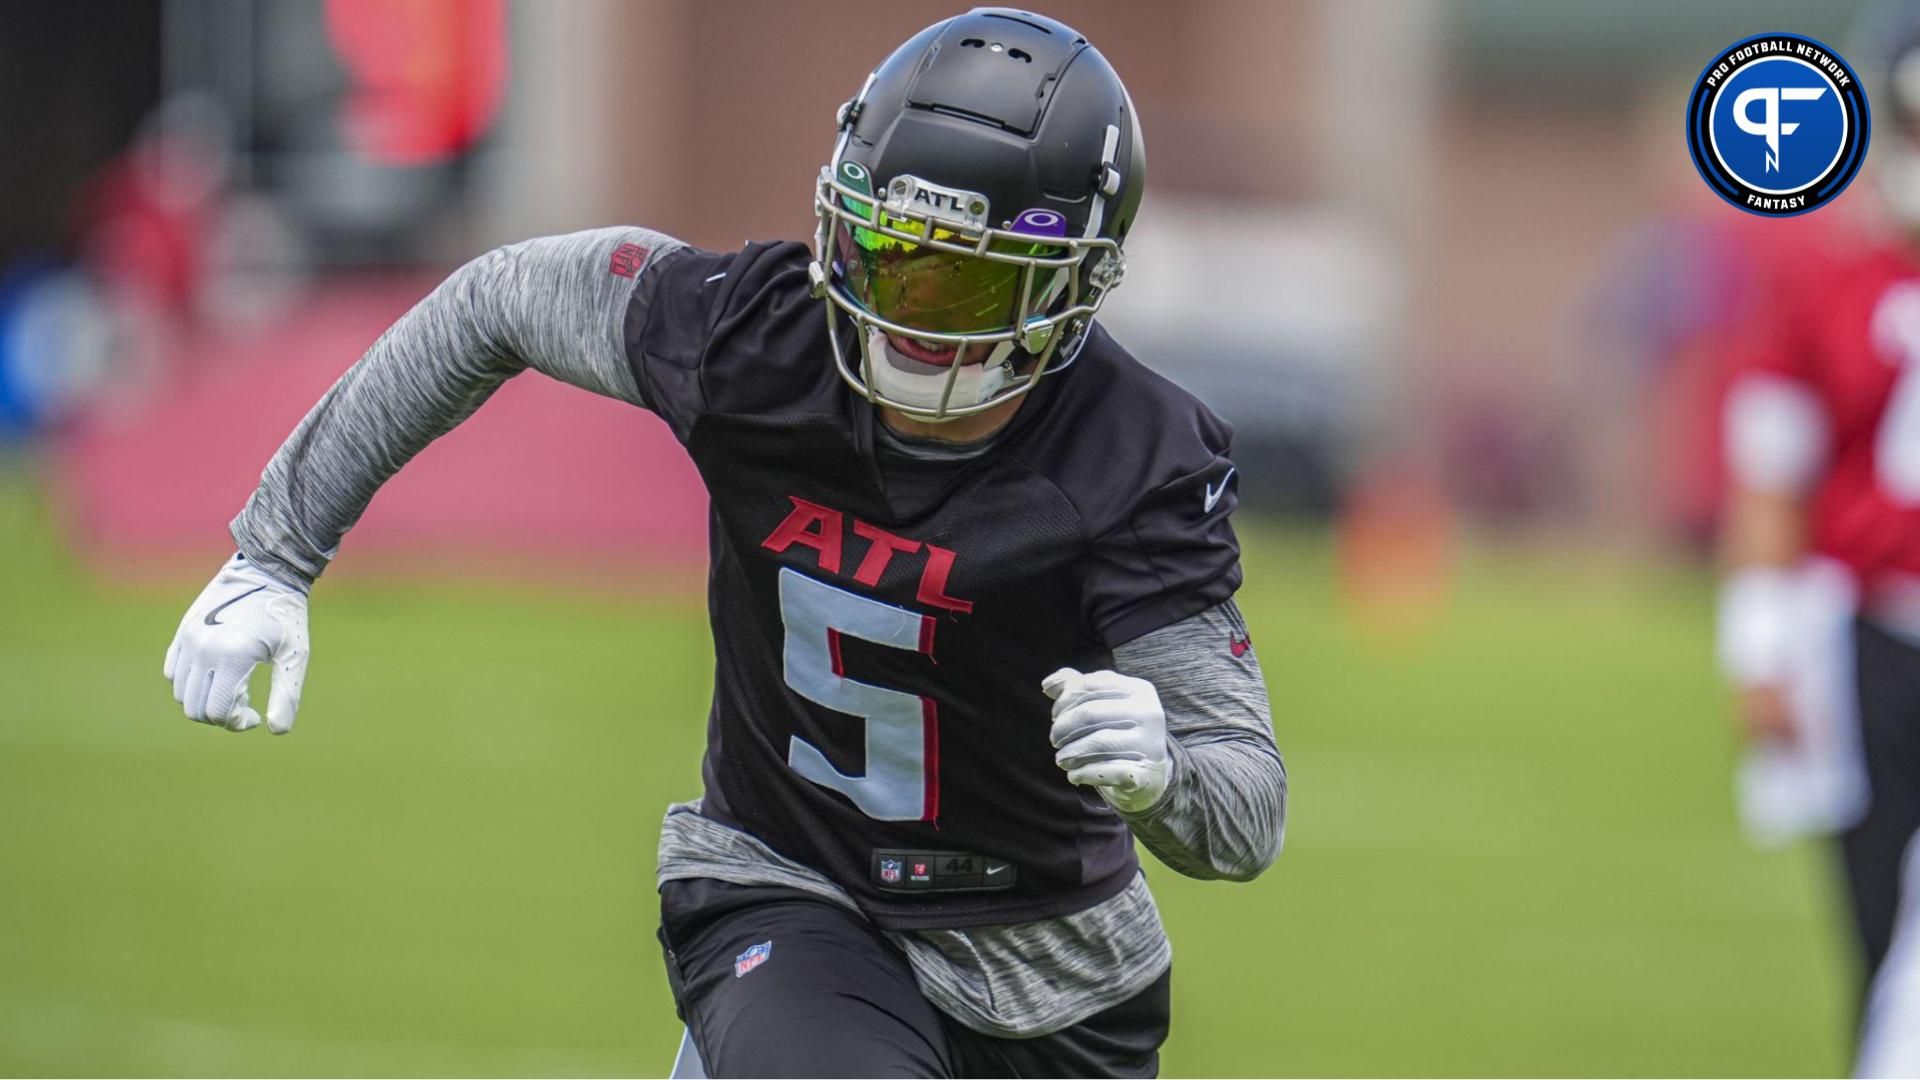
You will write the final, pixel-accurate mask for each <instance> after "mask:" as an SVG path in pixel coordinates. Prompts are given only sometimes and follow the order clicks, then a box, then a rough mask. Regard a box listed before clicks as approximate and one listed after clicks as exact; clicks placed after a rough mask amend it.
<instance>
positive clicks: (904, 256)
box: [834, 196, 1066, 334]
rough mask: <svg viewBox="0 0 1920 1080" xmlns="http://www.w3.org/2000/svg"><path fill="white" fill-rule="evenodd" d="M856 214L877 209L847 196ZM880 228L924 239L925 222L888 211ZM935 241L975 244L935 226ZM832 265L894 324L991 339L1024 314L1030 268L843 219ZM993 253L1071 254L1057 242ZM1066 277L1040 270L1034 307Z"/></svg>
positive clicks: (1004, 241)
mask: <svg viewBox="0 0 1920 1080" xmlns="http://www.w3.org/2000/svg"><path fill="white" fill-rule="evenodd" d="M841 202H842V204H843V205H844V206H845V207H846V208H847V210H848V212H849V213H851V214H852V215H854V216H856V217H858V218H861V219H863V220H872V215H873V213H874V212H875V210H876V208H875V207H873V206H872V205H871V204H868V203H865V202H861V201H858V200H855V199H852V198H848V197H845V196H842V198H841ZM878 212H879V213H880V214H881V221H880V223H881V224H882V225H883V226H884V227H886V228H888V229H891V230H893V231H895V232H901V233H906V234H909V235H912V236H925V235H926V230H927V228H928V227H929V226H928V224H927V223H926V222H924V221H920V220H916V219H911V218H896V217H894V216H892V215H890V214H887V213H886V212H885V210H884V209H880V210H879V211H878ZM933 229H934V232H933V239H935V240H943V241H947V242H950V243H955V244H964V245H966V246H968V247H971V246H973V245H974V244H975V243H976V242H977V234H976V236H972V237H970V236H967V235H966V234H964V233H962V232H959V231H957V230H952V229H946V228H941V227H939V226H938V225H935V226H933ZM834 234H835V237H834V244H835V247H836V251H835V253H834V261H835V262H837V263H838V264H839V265H840V269H841V272H842V273H843V274H844V280H845V283H846V287H847V291H848V292H849V293H850V294H852V296H853V298H854V299H855V300H856V301H858V302H859V303H860V305H861V306H862V307H864V308H866V309H867V310H868V311H870V312H872V313H873V314H875V315H877V316H879V317H880V318H882V319H885V320H887V321H888V322H893V323H898V324H899V325H901V326H906V327H911V328H913V329H916V330H926V331H929V332H931V333H937V334H985V333H995V332H999V331H1004V330H1009V329H1011V328H1012V327H1013V326H1014V324H1015V323H1016V322H1018V321H1019V320H1020V318H1021V315H1022V314H1023V313H1022V312H1021V310H1020V307H1021V288H1022V282H1023V280H1024V279H1025V277H1026V267H1025V266H1023V265H1021V264H1019V263H1013V262H1002V261H999V260H995V259H987V258H981V257H978V256H974V255H964V254H960V253H958V252H951V251H941V250H938V249H935V248H929V247H926V246H924V245H922V244H918V243H914V242H912V241H909V240H902V239H899V238H898V237H894V236H889V235H887V234H885V233H882V232H879V231H876V230H874V229H870V228H866V227H864V226H861V225H857V224H853V225H850V224H849V223H848V222H847V221H846V220H845V219H844V218H842V219H839V220H837V221H836V227H835V229H834ZM988 250H990V251H994V252H999V253H1002V254H1007V255H1015V256H1030V257H1040V258H1054V257H1057V256H1060V255H1061V254H1063V253H1065V251H1066V248H1065V247H1064V246H1062V245H1058V244H1048V243H1042V242H1036V241H1027V240H1024V239H1020V238H1013V237H1000V238H997V239H995V240H994V241H993V243H992V245H991V246H990V247H989V249H988ZM1063 277H1064V274H1062V273H1060V272H1058V271H1055V270H1052V269H1036V270H1035V271H1034V274H1033V297H1032V298H1031V301H1030V303H1031V306H1032V308H1033V310H1035V311H1039V310H1043V309H1044V308H1045V307H1046V305H1047V304H1048V303H1050V302H1051V300H1052V299H1053V297H1054V295H1056V294H1057V292H1058V286H1059V283H1060V279H1062V278H1063Z"/></svg>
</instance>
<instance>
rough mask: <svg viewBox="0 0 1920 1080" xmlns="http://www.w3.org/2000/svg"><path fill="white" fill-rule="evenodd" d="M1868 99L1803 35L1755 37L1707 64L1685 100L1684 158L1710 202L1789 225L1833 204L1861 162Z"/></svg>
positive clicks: (1836, 61) (1832, 57)
mask: <svg viewBox="0 0 1920 1080" xmlns="http://www.w3.org/2000/svg"><path fill="white" fill-rule="evenodd" d="M1871 129H1872V120H1871V116H1870V114H1869V112H1868V108H1867V95H1866V91H1865V89H1864V88H1863V87H1862V86H1861V83H1860V80H1859V78H1858V77H1857V76H1855V74H1854V71H1853V69H1852V68H1851V67H1849V66H1847V62H1846V61H1845V60H1843V59H1841V58H1840V56H1839V55H1838V54H1836V53H1835V52H1834V51H1833V50H1832V49H1829V48H1827V46H1826V45H1824V44H1822V43H1821V42H1819V41H1816V40H1814V39H1813V38H1810V37H1806V36H1805V35H1802V34H1787V33H1776V34H1760V35H1757V36H1755V37H1750V38H1746V39H1744V40H1741V41H1736V42H1734V43H1733V44H1732V45H1730V46H1728V47H1727V48H1726V49H1724V50H1722V51H1721V52H1720V53H1719V54H1718V55H1716V56H1715V57H1714V58H1713V59H1712V60H1710V61H1708V63H1707V66H1706V69H1705V70H1703V71H1702V72H1701V73H1700V78H1699V80H1698V81H1697V82H1696V83H1695V84H1694V88H1693V94H1692V95H1691V96H1690V97H1689V98H1688V99H1687V150H1688V152H1689V153H1690V154H1691V155H1692V157H1693V164H1694V167H1695V168H1697V169H1699V170H1700V176H1701V178H1702V179H1704V180H1705V181H1706V182H1707V186H1708V187H1710V188H1712V189H1713V191H1714V194H1716V195H1719V196H1720V197H1721V198H1723V199H1725V200H1726V201H1728V202H1730V203H1732V204H1733V205H1735V206H1737V207H1739V208H1740V209H1742V210H1745V211H1747V212H1748V213H1751V214H1760V215H1764V216H1768V217H1791V216H1792V215H1794V214H1804V213H1806V212H1808V211H1810V210H1816V209H1818V208H1820V207H1822V206H1825V205H1826V204H1827V203H1829V202H1832V201H1833V200H1834V199H1835V198H1837V197H1838V196H1839V195H1840V193H1841V192H1843V191H1845V190H1846V189H1847V185H1848V184H1850V183H1852V182H1853V178H1854V177H1855V176H1857V175H1859V172H1860V166H1861V165H1862V163H1864V162H1865V160H1866V156H1867V143H1868V138H1869V135H1870V134H1871Z"/></svg>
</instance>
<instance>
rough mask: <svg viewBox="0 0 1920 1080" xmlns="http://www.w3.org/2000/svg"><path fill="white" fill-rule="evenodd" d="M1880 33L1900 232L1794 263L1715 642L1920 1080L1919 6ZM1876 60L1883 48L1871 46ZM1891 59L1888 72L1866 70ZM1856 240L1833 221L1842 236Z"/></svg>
mask: <svg viewBox="0 0 1920 1080" xmlns="http://www.w3.org/2000/svg"><path fill="white" fill-rule="evenodd" d="M1911 16H1912V12H1911V11H1909V12H1908V13H1907V14H1906V15H1904V16H1902V21H1904V23H1905V26H1904V28H1897V27H1896V28H1895V29H1893V30H1890V31H1889V32H1886V33H1876V34H1874V35H1871V37H1870V38H1869V39H1868V40H1869V42H1870V44H1871V46H1872V47H1873V48H1874V49H1875V50H1876V51H1878V50H1886V52H1885V53H1883V56H1882V57H1881V58H1879V59H1880V60H1881V63H1880V64H1879V68H1880V70H1879V71H1878V72H1877V75H1878V78H1875V79H1873V80H1871V82H1870V84H1869V97H1870V98H1871V100H1872V102H1873V105H1874V109H1875V112H1876V113H1878V114H1879V119H1880V120H1881V132H1880V133H1878V134H1879V136H1880V137H1879V138H1876V139H1875V146H1874V150H1875V151H1876V153H1877V154H1878V155H1879V158H1878V160H1877V161H1876V163H1875V167H1876V171H1877V174H1878V180H1879V181H1880V187H1881V189H1882V193H1883V195H1884V196H1885V198H1884V200H1883V201H1884V202H1885V203H1886V204H1887V206H1888V208H1889V209H1890V210H1891V211H1892V217H1893V218H1894V219H1895V221H1897V222H1900V223H1903V224H1896V225H1894V226H1892V227H1889V228H1887V229H1885V230H1884V232H1883V233H1882V234H1881V235H1880V237H1879V239H1877V240H1874V241H1869V242H1864V243H1863V242H1859V241H1841V242H1839V243H1837V244H1836V245H1835V246H1837V247H1839V248H1840V250H1837V251H1833V252H1831V253H1830V255H1829V257H1831V258H1832V259H1833V261H1832V262H1831V263H1830V264H1829V263H1827V262H1825V261H1824V260H1822V261H1820V262H1819V264H1818V265H1814V266H1809V265H1806V264H1805V262H1804V260H1803V262H1802V264H1801V265H1798V266H1795V267H1791V268H1784V272H1783V273H1782V275H1781V276H1782V279H1783V281H1791V287H1782V288H1779V289H1776V290H1775V293H1776V295H1774V296H1772V297H1771V298H1770V300H1771V302H1770V303H1769V304H1768V305H1766V310H1764V311H1762V312H1759V313H1757V314H1756V316H1755V318H1754V320H1753V322H1752V325H1751V331H1752V332H1751V333H1750V334H1746V335H1743V336H1742V337H1741V339H1740V342H1739V345H1738V348H1737V353H1736V356H1737V358H1736V361H1735V367H1736V371H1735V373H1734V378H1733V380H1732V382H1731V384H1730V388H1729V391H1728V394H1727V397H1726V401H1725V406H1724V413H1723V417H1722V419H1723V434H1724V451H1725V459H1726V464H1727V469H1728V475H1729V491H1730V495H1729V504H1728V507H1727V514H1726V519H1725V524H1724V527H1723V528H1724V533H1723V537H1722V539H1723V549H1724V553H1725V561H1726V564H1727V568H1728V569H1727V576H1726V579H1725V582H1724V584H1723V586H1722V591H1721V600H1720V616H1719V639H1720V640H1719V645H1720V657H1721V662H1722V666H1723V668H1724V669H1725V671H1726V673H1727V675H1728V677H1729V678H1730V679H1731V680H1732V681H1733V683H1734V684H1735V686H1736V688H1737V689H1738V692H1739V701H1740V706H1739V708H1740V715H1741V717H1742V720H1743V722H1744V725H1743V726H1744V729H1745V731H1746V733H1747V735H1748V738H1749V753H1748V757H1747V760H1746V762H1745V763H1744V764H1743V766H1742V769H1741V776H1740V780H1741V798H1742V810H1743V812H1744V816H1745V817H1746V820H1747V822H1748V825H1749V826H1750V827H1751V828H1752V829H1753V830H1754V831H1755V832H1756V833H1758V834H1760V835H1761V836H1762V837H1767V836H1775V837H1780V836H1787V835H1792V834H1797V833H1835V834H1837V835H1838V837H1839V840H1840V848H1841V852H1842V855H1843V861H1844V863H1845V868H1846V879H1847V884H1848V888H1849V894H1850V898H1851V909H1852V915H1853V921H1854V924H1855V926H1856V928H1857V930H1858V940H1859V945H1860V950H1861V951H1860V955H1861V959H1862V965H1861V971H1862V974H1863V976H1864V978H1863V981H1862V993H1863V996H1864V999H1865V1008H1864V1010H1863V1019H1862V1022H1861V1031H1860V1048H1859V1057H1858V1062H1857V1067H1858V1069H1859V1071H1860V1073H1861V1075H1867V1076H1879V1075H1888V1076H1913V1075H1917V1074H1920V856H1916V855H1915V853H1914V849H1915V846H1916V845H1915V837H1916V835H1917V830H1920V142H1916V138H1920V20H1915V19H1914V18H1912V17H1911ZM1862 58H1863V59H1869V58H1870V57H1862ZM1866 70H1867V71H1868V72H1869V73H1873V69H1872V68H1867V69H1866ZM1839 235H1840V234H1838V233H1836V234H1835V236H1836V237H1838V236H1839Z"/></svg>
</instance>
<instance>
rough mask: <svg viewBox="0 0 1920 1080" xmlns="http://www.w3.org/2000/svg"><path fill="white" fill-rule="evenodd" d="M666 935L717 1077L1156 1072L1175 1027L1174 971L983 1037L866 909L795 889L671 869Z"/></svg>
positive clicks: (683, 1011) (689, 1016) (680, 991)
mask: <svg viewBox="0 0 1920 1080" xmlns="http://www.w3.org/2000/svg"><path fill="white" fill-rule="evenodd" d="M660 940H661V944H662V945H664V946H665V947H666V960H667V978H668V980H669V981H670V982H671V983H672V984H673V996H674V1001H675V1002H676V1003H677V1005H678V1007H679V1010H680V1016H681V1019H682V1020H684V1021H686V1024H687V1030H688V1033H689V1034H690V1035H691V1037H692V1041H693V1044H694V1046H695V1047H696V1048H698V1050H699V1053H700V1058H701V1060H702V1062H703V1063H704V1066H705V1069H706V1071H707V1074H708V1075H710V1076H716V1077H732V1076H844V1077H861V1076H1153V1075H1156V1074H1157V1073H1158V1071H1159V1064H1160V1044H1161V1042H1163V1041H1164V1040H1165V1039H1166V1036H1167V1024H1168V1010H1169V1003H1168V986H1169V984H1170V977H1171V972H1168V973H1165V974H1162V975H1161V976H1160V978H1159V979H1158V980H1156V981H1155V982H1154V983H1152V984H1151V985H1149V986H1148V987H1147V988H1146V989H1145V990H1142V991H1141V992H1140V993H1138V994H1136V995H1134V996H1133V997H1132V998H1129V999H1128V1000H1126V1001H1123V1002H1121V1003H1120V1004H1119V1005H1116V1006H1114V1007H1113V1008H1110V1009H1107V1010H1105V1011H1104V1012H1100V1013H1096V1014H1095V1015H1093V1016H1091V1017H1088V1018H1087V1019H1086V1020H1084V1021H1082V1022H1080V1023H1078V1024H1075V1025H1074V1026H1072V1027H1070V1028H1067V1029H1065V1030H1063V1031H1058V1032H1055V1033H1054V1034H1052V1035H1042V1036H1039V1037H1037V1038H1031V1039H1001V1038H994V1037H992V1036H989V1035H982V1034H980V1033H979V1032H976V1031H973V1030H972V1029H970V1028H967V1027H964V1026H962V1025H960V1024H958V1023H956V1022H955V1021H953V1020H951V1019H949V1018H947V1017H946V1016H945V1015H944V1014H942V1013H941V1012H940V1011H939V1010H938V1009H936V1008H934V1007H933V1005H932V1004H930V1003H929V1002H928V1001H927V999H926V998H925V997H923V996H922V995H921V993H920V988H919V986H918V985H916V984H915V982H914V978H913V970H912V968H911V967H910V966H909V965H908V963H907V958H906V956H905V955H904V954H903V953H901V951H900V950H899V949H898V948H896V947H895V946H894V945H893V944H892V943H891V942H889V941H888V940H887V939H886V937H885V936H884V935H882V934H881V933H880V931H879V930H878V929H877V928H876V927H874V925H873V924H872V923H870V922H868V921H867V920H866V919H865V918H864V917H862V916H861V915H860V914H859V913H858V912H855V911H853V910H851V909H849V908H846V907H843V906H841V905H839V904H835V903H831V902H829V901H826V900H822V899H820V898H818V897H815V896H812V895H810V894H808V893H804V892H800V891H798V890H794V889H782V888H776V887H771V886H758V885H752V886H748V885H733V884H728V883H725V882H719V881H708V880H704V879H700V880H688V881H670V882H668V883H667V884H666V885H664V886H662V887H661V890H660ZM760 945H764V946H766V947H765V948H764V949H760V950H755V948H754V947H755V946H760ZM756 957H757V959H756Z"/></svg>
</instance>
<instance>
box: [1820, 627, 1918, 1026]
mask: <svg viewBox="0 0 1920 1080" xmlns="http://www.w3.org/2000/svg"><path fill="white" fill-rule="evenodd" d="M1854 627H1855V632H1854V657H1855V671H1856V678H1857V680H1858V686H1859V704H1860V750H1861V753H1862V755H1863V756H1864V757H1865V759H1866V768H1867V782H1868V784H1869V785H1870V786H1871V787H1872V797H1871V800H1870V801H1869V803H1868V807H1867V814H1866V816H1865V817H1864V818H1862V819H1861V820H1860V822H1859V823H1858V824H1856V825H1854V826H1853V827H1852V828H1850V829H1848V830H1847V831H1846V832H1845V833H1843V834H1841V838H1840V849H1841V853H1842V854H1843V856H1844V858H1845V861H1846V867H1847V885H1848V888H1849V893H1850V896H1851V899H1852V902H1853V918H1854V924H1855V926H1856V927H1857V928H1858V931H1859V942H1860V949H1861V959H1862V961H1863V967H1862V974H1863V975H1864V976H1865V978H1864V979H1863V980H1862V990H1863V993H1864V989H1865V987H1866V986H1867V985H1869V984H1870V983H1871V981H1872V979H1873V977H1874V976H1875V975H1876V974H1878V972H1879V970H1880V965H1881V963H1882V961H1884V960H1885V959H1886V957H1887V949H1888V946H1889V945H1890V944H1891V943H1892V939H1893V931H1894V921H1895V918H1896V916H1898V914H1899V912H1900V890H1901V863H1902V859H1903V857H1904V856H1905V854H1906V851H1907V845H1908V842H1909V841H1911V840H1912V839H1913V836H1914V833H1915V831H1916V830H1920V649H1916V648H1915V647H1914V646H1913V645H1912V644H1910V643H1908V642H1907V641H1904V640H1902V639H1901V638H1898V637H1895V636H1894V635H1893V634H1890V633H1888V632H1887V631H1885V630H1882V629H1880V628H1879V627H1878V626H1875V625H1874V624H1873V623H1871V622H1867V621H1866V620H1859V621H1857V622H1856V623H1855V624H1854Z"/></svg>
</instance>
